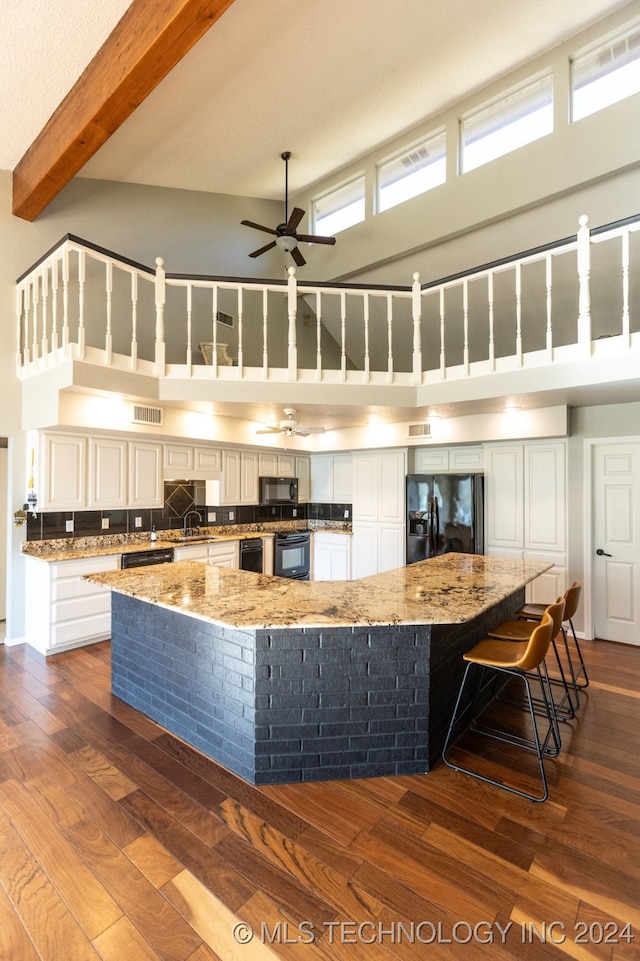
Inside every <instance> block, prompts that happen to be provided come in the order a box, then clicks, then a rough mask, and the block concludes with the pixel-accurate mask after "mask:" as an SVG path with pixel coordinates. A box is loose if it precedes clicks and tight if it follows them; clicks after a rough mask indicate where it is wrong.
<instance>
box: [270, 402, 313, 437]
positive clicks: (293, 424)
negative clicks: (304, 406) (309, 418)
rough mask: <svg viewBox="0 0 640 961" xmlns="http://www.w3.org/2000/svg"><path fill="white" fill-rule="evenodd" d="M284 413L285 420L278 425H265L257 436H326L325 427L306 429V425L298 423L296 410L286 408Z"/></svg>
mask: <svg viewBox="0 0 640 961" xmlns="http://www.w3.org/2000/svg"><path fill="white" fill-rule="evenodd" d="M284 412H285V414H286V415H287V416H286V418H285V419H284V420H281V421H279V422H278V423H277V424H265V425H264V429H263V430H257V431H256V434H278V433H280V434H284V435H285V437H293V436H294V435H295V434H300V435H301V436H302V437H307V436H308V435H309V434H324V427H305V425H304V424H300V423H298V421H297V420H294V418H293V415H294V414H295V408H293V407H285V408H284Z"/></svg>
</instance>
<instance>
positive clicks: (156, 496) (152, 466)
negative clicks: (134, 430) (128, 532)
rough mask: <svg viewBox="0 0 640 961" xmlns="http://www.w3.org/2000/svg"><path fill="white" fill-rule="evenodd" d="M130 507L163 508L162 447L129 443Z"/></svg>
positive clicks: (151, 444)
mask: <svg viewBox="0 0 640 961" xmlns="http://www.w3.org/2000/svg"><path fill="white" fill-rule="evenodd" d="M128 459H129V507H162V504H163V501H164V497H163V486H162V476H161V475H162V472H161V464H162V447H161V445H160V444H154V443H151V442H149V443H145V442H144V441H137V440H136V441H130V442H129V458H128Z"/></svg>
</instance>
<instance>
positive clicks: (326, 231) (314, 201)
mask: <svg viewBox="0 0 640 961" xmlns="http://www.w3.org/2000/svg"><path fill="white" fill-rule="evenodd" d="M360 182H362V197H360V196H358V197H357V198H356V200H353V201H351V202H347V203H345V204H344V205H343V206H341V207H337V208H336V209H335V210H332V211H330V212H329V213H328V214H325V215H324V216H321V217H320V218H318V204H319V203H321V202H322V201H324V200H326V199H327V198H329V197H331V196H333V195H334V194H340V193H341V192H343V191H348V188H349V187H353V186H355V185H356V184H359V183H360ZM366 201H367V180H366V175H365V172H364V170H361V171H359V172H358V173H357V174H354V175H353V176H351V177H347V178H346V179H345V180H342V181H341V182H340V183H339V184H334V185H333V187H330V188H329V189H328V190H324V191H323V192H322V193H320V194H317V195H316V196H315V197H312V198H311V223H312V225H313V232H314V233H317V234H320V235H321V236H322V235H324V236H333V235H334V234H337V233H341V231H343V230H348V229H349V227H355V226H356V225H357V224H361V223H364V221H365V220H366V215H367V211H366ZM359 203H362V217H361V218H360V219H358V220H353V221H351V222H350V223H348V224H345V225H344V226H338V227H336V226H332V225H331V224H329V226H328V227H327V226H325V225H323V223H322V220H323V219H325V220H326V219H328V218H329V217H332V216H334V215H335V214H338V213H340V212H341V211H343V210H346V209H348V208H349V207H350V206H354V205H355V204H359Z"/></svg>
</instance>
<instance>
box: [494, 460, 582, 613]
mask: <svg viewBox="0 0 640 961" xmlns="http://www.w3.org/2000/svg"><path fill="white" fill-rule="evenodd" d="M485 497H486V511H485V513H486V548H485V553H486V554H488V555H489V556H490V557H521V558H524V559H525V560H531V561H542V562H544V561H550V562H551V563H552V564H553V567H552V568H551V569H550V570H549V571H547V572H546V573H545V574H542V575H541V576H540V577H537V578H536V579H535V581H533V582H532V583H531V584H530V585H529V588H528V592H527V598H528V600H532V601H536V602H538V601H539V602H547V601H548V602H551V601H554V600H555V599H556V597H559V596H560V594H563V593H564V591H565V590H566V588H567V586H568V583H569V574H568V566H567V565H568V562H567V445H566V441H548V442H541V441H535V442H534V441H532V442H530V443H528V442H527V443H521V444H506V443H505V444H487V445H486V446H485Z"/></svg>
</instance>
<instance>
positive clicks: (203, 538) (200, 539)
mask: <svg viewBox="0 0 640 961" xmlns="http://www.w3.org/2000/svg"><path fill="white" fill-rule="evenodd" d="M218 540H220V538H219V537H218V536H217V535H216V534H193V535H191V536H190V537H179V538H178V540H177V543H178V544H206V543H208V542H209V541H218Z"/></svg>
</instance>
